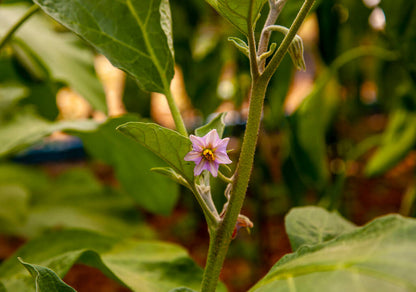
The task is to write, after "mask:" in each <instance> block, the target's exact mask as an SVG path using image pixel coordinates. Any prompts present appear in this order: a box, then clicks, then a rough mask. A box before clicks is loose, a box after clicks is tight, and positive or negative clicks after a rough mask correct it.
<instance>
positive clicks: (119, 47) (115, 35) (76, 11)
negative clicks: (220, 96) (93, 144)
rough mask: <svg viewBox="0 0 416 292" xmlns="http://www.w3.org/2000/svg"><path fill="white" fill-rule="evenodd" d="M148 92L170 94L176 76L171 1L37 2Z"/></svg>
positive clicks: (102, 0) (85, 0) (37, 0)
mask: <svg viewBox="0 0 416 292" xmlns="http://www.w3.org/2000/svg"><path fill="white" fill-rule="evenodd" d="M34 2H36V3H37V4H38V5H39V6H40V7H41V8H42V9H43V10H44V11H45V12H46V13H47V14H49V15H50V16H52V17H53V18H54V19H56V20H57V21H59V22H60V23H62V24H63V25H65V26H66V27H68V28H69V29H70V30H72V31H74V32H75V33H77V34H78V35H80V36H81V37H82V38H84V39H85V40H86V41H88V42H89V43H90V44H92V45H93V46H94V47H95V48H96V49H97V50H98V51H99V52H100V53H102V54H103V55H105V56H106V57H107V58H108V59H109V60H110V61H111V63H112V64H113V65H114V66H116V67H119V68H120V69H122V70H124V71H126V72H128V73H130V74H131V75H132V76H134V77H135V78H136V79H137V80H138V82H139V83H140V85H141V86H142V88H143V89H145V90H148V91H157V92H160V93H165V92H166V91H167V90H169V85H170V80H171V79H172V77H173V63H174V62H173V52H172V36H171V33H170V19H169V17H170V12H169V3H168V1H166V0H163V1H162V0H154V1H152V0H126V1H113V0H101V1H96V0H83V1H67V0H55V1H49V0H35V1H34Z"/></svg>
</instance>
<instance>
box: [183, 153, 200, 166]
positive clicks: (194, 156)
mask: <svg viewBox="0 0 416 292" xmlns="http://www.w3.org/2000/svg"><path fill="white" fill-rule="evenodd" d="M201 159H202V155H201V152H197V151H191V152H189V153H188V154H186V155H185V157H184V158H183V160H185V161H194V162H195V163H196V164H198V163H199V162H200V161H201Z"/></svg>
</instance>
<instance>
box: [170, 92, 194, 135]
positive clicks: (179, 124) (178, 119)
mask: <svg viewBox="0 0 416 292" xmlns="http://www.w3.org/2000/svg"><path fill="white" fill-rule="evenodd" d="M165 96H166V100H167V101H168V105H169V109H170V112H171V114H172V117H173V121H174V122H175V126H176V130H177V131H178V132H179V133H180V134H182V135H184V136H185V137H188V132H187V131H186V127H185V123H184V122H183V119H182V116H181V113H180V111H179V109H178V106H177V105H176V103H175V100H174V99H173V95H172V92H171V91H170V89H169V88H167V89H166V90H165Z"/></svg>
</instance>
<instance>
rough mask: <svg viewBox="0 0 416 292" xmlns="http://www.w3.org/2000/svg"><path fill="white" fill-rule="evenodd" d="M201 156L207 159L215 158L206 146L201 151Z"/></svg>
mask: <svg viewBox="0 0 416 292" xmlns="http://www.w3.org/2000/svg"><path fill="white" fill-rule="evenodd" d="M202 156H204V158H205V159H206V160H208V161H213V160H215V156H214V152H212V150H211V149H208V148H207V149H204V151H202Z"/></svg>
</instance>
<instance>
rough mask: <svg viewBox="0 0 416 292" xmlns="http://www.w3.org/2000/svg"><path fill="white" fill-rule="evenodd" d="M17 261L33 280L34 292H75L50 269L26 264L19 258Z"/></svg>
mask: <svg viewBox="0 0 416 292" xmlns="http://www.w3.org/2000/svg"><path fill="white" fill-rule="evenodd" d="M18 260H19V262H20V263H21V264H22V265H23V266H24V267H25V268H26V269H27V270H28V272H29V273H30V275H31V276H32V277H33V280H35V284H36V292H55V291H56V292H76V291H75V289H74V288H72V287H70V286H68V285H67V284H66V283H65V282H64V281H62V280H61V279H60V278H59V277H58V275H57V274H55V272H54V271H52V270H51V269H48V268H45V267H42V266H38V265H32V264H29V263H26V262H24V261H23V260H22V259H21V258H18Z"/></svg>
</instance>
